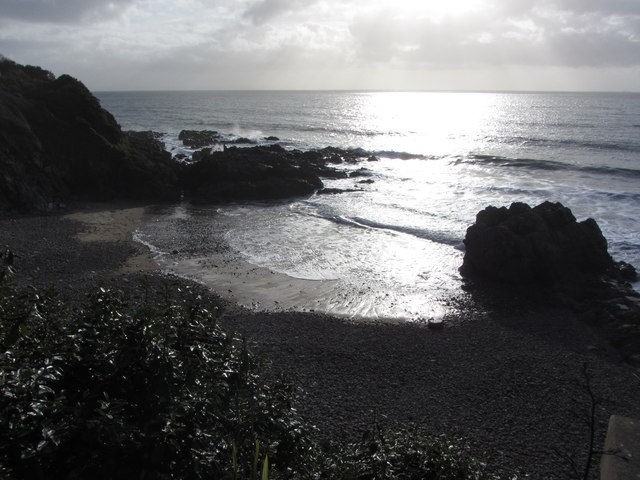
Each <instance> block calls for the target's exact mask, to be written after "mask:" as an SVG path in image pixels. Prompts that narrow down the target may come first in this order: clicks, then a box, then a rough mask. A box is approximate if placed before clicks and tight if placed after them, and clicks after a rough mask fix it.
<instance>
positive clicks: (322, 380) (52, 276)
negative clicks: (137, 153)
mask: <svg viewBox="0 0 640 480" xmlns="http://www.w3.org/2000/svg"><path fill="white" fill-rule="evenodd" d="M144 208H145V206H143V205H140V204H137V205H136V204H116V203H112V204H87V205H78V206H73V209H72V210H71V211H69V212H68V213H66V212H65V213H63V214H49V215H29V216H8V215H5V216H1V217H0V227H1V230H0V231H1V232H2V239H1V241H0V243H1V244H2V245H3V246H4V245H6V246H8V247H10V248H12V249H13V250H14V252H15V253H16V267H17V269H18V270H19V275H18V278H16V283H18V284H23V285H29V284H33V285H35V286H45V285H49V284H53V285H55V286H56V287H57V288H60V289H61V290H62V292H63V293H65V294H67V295H71V296H73V295H76V296H82V295H84V292H86V291H87V290H90V289H92V288H95V287H96V286H98V285H101V284H109V285H112V286H116V287H117V288H122V289H125V288H130V289H134V288H136V286H135V282H136V279H139V278H141V277H145V276H146V277H150V278H160V277H162V278H168V279H171V281H172V282H174V283H173V285H174V286H176V288H177V286H179V285H180V284H181V283H184V282H188V281H187V280H181V279H177V278H175V277H172V276H168V277H167V276H165V275H163V274H162V273H161V268H160V267H159V266H158V265H157V264H156V263H155V262H154V261H153V258H152V255H151V253H150V252H149V251H148V249H147V248H146V247H145V246H143V245H142V244H140V243H137V242H134V240H133V238H132V233H133V231H134V230H135V228H136V225H137V224H138V222H139V221H140V220H141V219H142V215H143V213H144ZM203 292H204V289H203ZM211 294H212V295H216V294H215V292H213V293H211ZM471 307H472V306H469V308H468V309H467V310H463V311H461V312H459V313H458V314H457V315H456V316H455V318H454V319H452V320H451V321H450V322H448V323H447V325H445V328H444V329H443V330H431V329H428V328H426V326H424V325H419V324H414V323H408V322H407V323H398V322H395V323H385V322H375V323H374V322H369V323H367V322H358V321H349V320H347V319H340V318H335V317H330V316H326V315H320V314H313V313H300V312H250V311H248V310H245V309H242V308H239V307H238V308H229V309H228V310H227V311H226V313H225V314H223V316H222V317H221V319H220V322H221V324H222V325H223V326H225V327H227V328H228V329H231V330H233V331H235V332H237V334H239V335H242V336H244V337H245V338H246V339H247V342H248V344H249V345H250V350H251V351H252V352H254V353H257V354H259V355H260V356H261V357H262V358H263V359H264V362H265V368H267V371H268V373H269V374H270V375H273V376H276V375H279V374H284V375H285V377H286V378H289V379H291V380H292V381H293V382H294V383H295V384H296V385H298V386H300V387H301V389H302V391H303V393H302V394H301V397H300V399H299V401H298V402H297V404H296V405H294V406H295V408H296V409H297V410H298V411H299V412H300V413H301V415H302V416H303V417H304V418H305V419H306V420H307V421H308V422H309V423H311V424H313V425H316V427H317V432H316V435H318V436H319V437H320V438H332V437H335V436H340V435H343V436H346V437H356V436H359V435H361V433H362V431H363V429H367V428H371V427H372V425H373V424H374V423H375V422H379V423H381V424H384V425H389V426H391V427H393V426H405V427H415V428H417V429H419V430H420V431H423V432H425V434H440V433H444V432H448V433H451V432H455V433H458V434H459V435H460V436H462V437H463V438H465V439H467V440H468V441H469V442H470V443H471V445H472V449H473V452H474V453H475V454H476V455H477V456H479V457H480V458H484V459H486V460H487V462H488V463H489V466H490V469H491V470H492V471H495V472H496V473H498V474H501V475H503V476H505V477H508V476H510V475H508V474H509V473H511V474H514V473H517V470H518V469H520V468H521V469H523V470H524V471H526V472H528V473H529V474H530V477H529V478H535V479H542V478H559V477H560V478H561V477H563V476H564V474H565V472H568V471H569V470H568V468H569V466H568V464H567V458H566V457H567V456H575V458H576V460H577V461H578V462H579V464H580V462H581V461H582V459H583V458H584V454H585V453H586V452H585V448H586V444H587V443H586V442H587V435H588V432H587V431H586V426H585V425H584V423H583V421H582V420H583V416H584V413H585V411H586V410H585V409H586V408H587V407H588V399H587V396H586V394H585V390H584V385H583V383H584V382H583V380H584V379H583V378H582V377H581V371H582V365H583V364H584V363H587V364H588V365H589V371H590V373H591V375H592V377H593V380H592V382H593V388H594V391H595V393H596V395H597V396H598V397H599V398H601V399H602V403H601V404H600V405H599V408H598V410H597V418H596V424H597V431H596V442H597V443H596V445H597V446H599V445H602V442H603V440H604V434H605V432H606V423H607V421H608V418H609V415H611V414H619V415H625V416H631V417H635V418H639V417H640V405H638V402H637V399H638V398H640V375H639V374H638V371H637V370H636V369H634V368H632V367H630V366H629V365H626V364H624V363H622V362H621V361H620V359H619V356H618V355H617V354H616V352H614V351H612V350H611V348H610V347H608V346H607V345H606V343H605V342H604V341H603V340H602V339H601V338H600V337H598V336H597V335H595V334H594V333H593V332H592V331H591V330H590V329H589V328H588V327H586V326H585V325H584V324H582V323H581V322H579V321H578V320H577V319H576V317H575V315H573V314H572V313H570V312H568V311H565V310H559V309H551V308H547V309H540V308H539V309H535V308H531V307H526V306H522V307H521V308H520V309H518V310H516V309H502V310H498V311H496V312H493V313H491V314H482V313H480V312H478V311H477V310H474V309H473V308H471ZM558 451H559V452H560V453H557V452H558ZM596 463H597V462H596ZM596 470H597V465H596V466H594V469H593V471H594V472H595V471H596ZM594 475H595V473H594ZM519 478H527V477H522V476H519Z"/></svg>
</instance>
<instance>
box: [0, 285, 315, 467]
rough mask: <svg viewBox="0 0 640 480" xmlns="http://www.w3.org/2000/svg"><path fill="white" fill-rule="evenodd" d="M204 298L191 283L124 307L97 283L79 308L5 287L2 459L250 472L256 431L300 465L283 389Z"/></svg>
mask: <svg viewBox="0 0 640 480" xmlns="http://www.w3.org/2000/svg"><path fill="white" fill-rule="evenodd" d="M208 307H209V306H208V305H207V304H206V301H204V300H203V299H201V298H198V297H197V296H195V295H192V296H189V295H187V296H186V297H185V298H169V299H167V302H166V303H165V304H162V305H159V306H150V305H145V306H142V307H138V308H135V309H132V308H131V307H130V306H129V305H128V304H127V302H126V301H125V300H124V299H123V297H122V295H120V294H119V293H118V292H114V291H110V290H104V289H101V290H100V291H99V292H97V293H96V294H94V295H92V296H91V297H90V298H89V299H88V301H87V303H86V305H85V306H84V307H83V308H82V309H71V308H69V307H67V306H65V304H64V303H62V302H60V300H59V299H58V298H57V297H56V296H55V295H54V294H52V293H51V292H49V293H41V292H37V293H36V292H31V293H21V294H18V293H16V294H13V295H11V296H7V297H5V299H3V300H2V321H1V323H0V345H1V346H2V352H3V353H2V355H1V357H0V362H1V363H0V368H1V374H0V375H1V377H0V381H1V382H2V390H3V394H2V398H1V399H0V419H1V422H0V465H3V467H4V469H5V470H4V471H3V472H1V473H3V474H4V476H6V477H8V478H39V477H44V476H46V477H47V478H62V477H64V478H134V477H135V478H138V477H140V475H141V472H144V474H145V477H147V478H231V475H230V473H231V472H232V471H236V472H235V473H236V474H237V477H235V478H247V477H248V474H249V470H250V469H251V465H252V460H253V457H254V455H255V454H256V452H255V446H256V439H260V442H261V443H260V445H261V447H260V452H259V454H260V455H265V454H266V453H267V452H268V453H269V455H270V458H271V461H272V466H273V468H274V470H275V471H276V472H279V473H280V474H281V475H282V476H288V475H289V474H292V472H295V471H296V468H297V467H296V464H295V459H297V458H301V453H302V452H303V451H304V448H305V446H304V441H303V435H302V431H301V425H300V424H299V422H297V421H296V419H295V418H294V416H293V414H292V411H291V408H290V404H289V403H290V400H291V393H292V392H291V389H290V388H288V387H287V386H286V385H284V384H280V385H278V384H276V383H275V382H272V383H273V384H272V385H265V384H264V383H263V381H261V380H260V378H259V377H258V375H257V373H256V372H257V370H256V364H255V359H254V358H253V357H252V356H251V355H249V353H248V352H247V349H246V347H245V345H244V344H243V343H242V342H239V341H238V340H237V339H235V338H233V337H232V336H230V335H228V334H227V333H225V332H224V331H222V330H221V329H220V327H219V326H218V325H217V324H216V321H215V315H213V314H212V312H211V310H210V309H209V308H208ZM214 307H215V306H214ZM234 446H235V448H234ZM232 450H234V452H235V453H234V458H237V460H236V464H237V467H236V468H232V465H231V463H232ZM0 476H2V475H0Z"/></svg>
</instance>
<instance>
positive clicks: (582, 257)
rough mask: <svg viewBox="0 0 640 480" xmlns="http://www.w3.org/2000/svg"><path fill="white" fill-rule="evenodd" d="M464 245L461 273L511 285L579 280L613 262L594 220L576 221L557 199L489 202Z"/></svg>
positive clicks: (608, 267) (590, 276) (599, 271)
mask: <svg viewBox="0 0 640 480" xmlns="http://www.w3.org/2000/svg"><path fill="white" fill-rule="evenodd" d="M464 244H465V249H466V251H465V256H464V263H463V265H462V267H461V269H460V271H461V273H462V274H463V276H465V277H480V278H488V279H491V280H497V281H501V282H508V283H512V284H514V283H515V284H525V283H531V282H549V281H560V280H571V281H574V282H578V281H583V280H584V279H585V278H586V277H589V278H592V277H594V276H598V275H602V274H604V273H605V272H607V270H609V269H611V268H613V265H614V262H613V259H612V258H611V256H610V255H609V253H608V252H607V241H606V239H605V238H604V236H603V235H602V232H601V231H600V228H599V227H598V224H597V223H596V222H595V220H593V219H587V220H585V221H583V222H577V221H576V219H575V217H574V216H573V214H572V213H571V210H569V209H568V208H566V207H564V206H563V205H561V204H559V203H550V202H545V203H542V204H540V205H538V206H537V207H534V208H531V207H529V206H528V205H526V204H524V203H513V204H511V206H510V207H509V208H506V207H501V208H496V207H487V208H486V209H484V210H482V211H481V212H479V213H478V215H477V217H476V223H475V224H474V225H472V226H471V227H469V229H468V230H467V235H466V237H465V240H464Z"/></svg>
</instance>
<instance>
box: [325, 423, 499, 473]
mask: <svg viewBox="0 0 640 480" xmlns="http://www.w3.org/2000/svg"><path fill="white" fill-rule="evenodd" d="M331 451H332V452H334V453H333V454H332V455H330V456H328V457H326V458H328V459H329V463H328V464H326V465H325V466H324V472H325V473H324V478H331V479H340V480H396V479H403V480H436V479H437V480H462V479H465V480H482V479H489V478H491V477H489V475H488V474H486V473H485V468H486V466H485V465H484V464H482V463H480V462H479V461H477V460H476V459H474V458H473V457H472V456H471V455H470V454H469V451H468V446H467V445H466V443H465V442H464V441H463V440H462V439H459V438H449V437H447V436H444V435H441V436H437V437H425V436H424V435H421V434H420V433H419V432H416V431H409V430H403V431H390V430H386V429H384V428H381V427H380V426H379V425H375V426H374V427H373V428H372V429H371V430H370V431H367V432H365V434H364V435H363V437H362V440H361V441H360V442H358V443H353V444H349V445H337V446H334V447H333V448H332V449H331Z"/></svg>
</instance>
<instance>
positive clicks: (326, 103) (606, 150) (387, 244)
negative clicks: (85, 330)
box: [97, 91, 640, 318]
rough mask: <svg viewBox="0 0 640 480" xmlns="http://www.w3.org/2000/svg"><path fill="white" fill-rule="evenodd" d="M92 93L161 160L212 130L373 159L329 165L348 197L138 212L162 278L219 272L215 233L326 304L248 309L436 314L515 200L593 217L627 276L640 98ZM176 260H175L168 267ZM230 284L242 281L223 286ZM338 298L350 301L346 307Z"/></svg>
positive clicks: (637, 219) (635, 212) (633, 248)
mask: <svg viewBox="0 0 640 480" xmlns="http://www.w3.org/2000/svg"><path fill="white" fill-rule="evenodd" d="M97 96H98V98H99V99H100V100H101V102H102V105H103V106H104V107H105V108H106V109H107V110H109V111H110V112H112V113H113V114H114V116H115V118H116V119H117V121H118V122H119V123H120V124H121V125H122V127H123V128H124V129H127V130H153V131H157V132H160V133H162V134H163V137H162V138H163V140H164V142H165V145H166V147H167V149H168V150H169V151H171V152H172V153H173V154H174V155H178V154H182V155H186V156H187V158H188V156H189V155H190V154H191V153H193V152H192V150H191V149H189V148H186V147H185V146H184V145H182V143H181V142H180V141H179V140H178V133H179V132H180V130H182V129H194V130H204V129H209V130H216V131H219V132H220V133H221V134H222V135H223V136H224V137H226V138H227V139H229V140H233V139H234V138H237V137H248V138H250V139H252V140H253V141H254V142H256V143H257V144H260V143H272V142H271V141H267V140H266V137H269V136H275V137H278V139H279V141H278V143H280V144H281V145H282V146H284V147H285V148H296V149H302V150H304V149H314V148H323V147H326V146H336V147H341V148H351V149H360V150H362V153H363V156H369V155H375V156H376V157H377V158H378V161H376V162H362V163H361V164H358V165H355V166H343V167H341V168H345V169H357V168H361V167H365V168H366V170H367V177H366V179H367V180H369V181H370V182H369V183H356V181H357V179H346V180H345V179H342V180H327V181H325V184H326V186H328V187H336V188H343V189H345V188H348V189H358V190H359V191H356V192H349V193H342V194H338V195H312V196H311V197H307V198H297V199H293V200H292V201H288V202H254V203H238V204H228V205H212V206H198V207H197V208H196V207H192V206H189V205H179V206H175V207H170V208H168V209H164V210H162V211H158V212H157V214H155V215H152V216H150V217H149V218H148V219H147V221H146V222H145V224H144V225H143V226H142V228H141V229H140V230H139V232H138V233H137V235H138V238H140V239H141V240H144V241H145V242H147V243H148V244H149V245H151V246H153V247H154V248H155V249H156V251H157V252H158V255H159V257H161V258H164V259H165V260H166V261H165V265H166V266H167V268H169V269H173V270H174V271H176V272H177V273H185V272H186V271H188V272H189V275H190V276H192V277H194V278H196V279H199V280H202V281H205V282H206V281H207V278H209V279H211V278H212V271H213V270H214V269H215V268H218V267H219V266H216V264H215V262H214V263H211V262H209V263H208V262H207V261H206V259H207V258H209V257H208V256H210V255H213V253H212V248H213V247H212V244H214V243H215V244H216V245H217V244H218V243H219V242H220V239H221V238H222V239H223V240H224V243H225V246H226V247H225V248H228V250H229V251H230V252H231V253H233V254H234V255H237V258H239V259H241V260H242V261H244V262H246V263H247V264H248V265H253V266H255V267H256V268H260V269H264V270H267V271H270V272H272V273H274V274H277V275H279V276H281V278H285V279H286V278H290V279H292V280H297V281H302V282H303V283H302V284H300V283H296V284H295V285H294V286H292V288H300V289H305V288H306V289H307V290H308V292H306V291H305V292H306V293H305V295H307V296H308V295H311V296H312V295H313V292H314V291H317V292H319V293H318V295H323V296H325V297H326V296H331V295H334V296H336V299H328V301H327V299H326V298H325V299H324V301H320V300H317V301H315V302H310V301H308V302H306V303H305V302H303V301H302V300H301V298H306V297H305V295H302V296H301V297H298V298H296V302H297V304H296V305H284V306H283V305H282V302H280V301H279V300H278V298H275V297H274V298H273V299H271V300H272V301H271V300H270V299H269V298H268V296H267V298H266V300H265V298H262V300H261V302H260V305H256V306H257V307H259V308H270V307H271V306H273V305H279V306H280V307H281V308H285V307H287V306H288V307H292V308H300V309H305V308H306V309H317V310H324V311H328V312H329V313H338V314H343V315H350V316H387V317H398V318H415V317H420V316H422V317H424V316H427V317H439V316H443V315H445V314H446V312H447V311H448V309H449V308H450V299H451V297H453V296H455V295H457V294H458V293H459V292H460V286H461V278H460V276H459V274H458V270H457V269H458V267H459V266H460V265H461V263H462V257H463V249H464V247H463V244H462V241H463V239H464V235H465V231H466V229H467V227H468V226H469V225H471V224H472V223H473V222H474V220H475V215H476V213H477V212H478V211H479V210H481V209H483V208H485V207H486V206H488V205H495V206H502V205H505V206H508V205H509V204H510V203H511V202H515V201H521V202H527V203H529V204H530V205H532V206H533V205H536V204H538V203H541V202H543V201H545V200H549V201H553V202H562V203H563V204H564V205H566V206H568V207H569V208H571V210H572V211H573V212H574V214H575V216H576V217H577V218H578V219H579V220H581V219H584V218H587V217H593V218H595V219H596V220H597V222H598V224H599V225H600V227H601V229H602V230H603V233H604V235H605V236H606V237H607V239H608V241H609V251H610V253H611V254H612V255H613V257H614V258H615V259H616V260H624V261H626V262H629V263H631V264H633V265H635V266H636V267H640V94H635V93H628V94H626V93H611V94H609V93H457V92H266V91H265V92H244V91H240V92H227V91H224V92H101V93H98V94H97ZM194 238H197V239H198V240H197V241H194V240H193V239H194ZM176 243H178V244H176ZM181 244H182V245H181ZM186 244H189V248H183V246H185V245H186ZM174 250H176V251H179V252H180V255H179V256H177V257H175V258H173V259H170V252H171V251H174ZM167 259H170V261H169V260H167ZM187 266H188V268H187ZM242 281H244V280H242ZM238 282H241V281H240V280H239V281H238ZM304 282H306V283H304ZM310 282H311V283H310ZM313 282H315V283H313ZM292 285H293V284H292ZM301 285H302V286H301ZM305 285H306V286H305ZM321 285H323V286H325V285H334V286H335V288H333V289H331V288H329V289H327V288H320V286H321ZM214 286H215V287H217V288H219V287H220V285H219V284H214ZM236 288H242V285H241V284H240V283H239V284H238V285H233V288H230V290H233V289H236ZM281 294H282V290H281V289H280V290H274V295H276V296H277V295H281ZM350 296H351V297H353V296H357V297H358V298H359V301H354V299H353V298H350V299H349V298H346V299H345V297H350ZM338 297H340V298H339V299H338ZM363 299H364V300H363ZM284 303H285V304H286V302H284ZM373 304H375V305H376V307H375V308H373Z"/></svg>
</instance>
